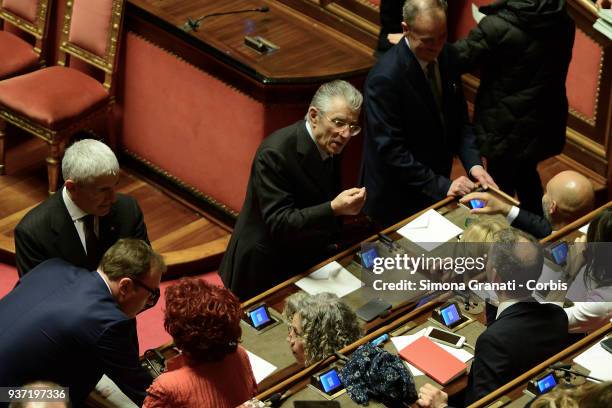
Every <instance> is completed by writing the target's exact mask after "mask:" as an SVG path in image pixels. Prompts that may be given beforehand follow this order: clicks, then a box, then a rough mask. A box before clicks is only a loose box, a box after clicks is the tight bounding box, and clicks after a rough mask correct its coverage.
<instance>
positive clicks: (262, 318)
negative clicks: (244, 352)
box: [250, 306, 270, 328]
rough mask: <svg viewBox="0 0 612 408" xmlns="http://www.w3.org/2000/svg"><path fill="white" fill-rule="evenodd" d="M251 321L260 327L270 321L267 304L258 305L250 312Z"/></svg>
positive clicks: (256, 326)
mask: <svg viewBox="0 0 612 408" xmlns="http://www.w3.org/2000/svg"><path fill="white" fill-rule="evenodd" d="M250 316H251V321H252V322H253V326H254V327H255V328H258V327H260V326H261V325H264V324H266V323H268V322H269V321H270V316H268V312H267V310H266V307H265V306H261V307H258V308H257V309H255V310H253V311H252V312H251V313H250Z"/></svg>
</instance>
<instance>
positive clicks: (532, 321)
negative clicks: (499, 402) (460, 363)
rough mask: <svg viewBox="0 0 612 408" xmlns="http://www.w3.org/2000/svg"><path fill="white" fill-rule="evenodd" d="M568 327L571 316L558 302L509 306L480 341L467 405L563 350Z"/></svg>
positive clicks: (473, 365)
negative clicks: (568, 315)
mask: <svg viewBox="0 0 612 408" xmlns="http://www.w3.org/2000/svg"><path fill="white" fill-rule="evenodd" d="M567 328H568V326H567V316H566V314H565V312H564V311H563V309H562V308H561V307H559V306H557V305H553V304H545V303H538V302H536V301H533V302H520V303H516V304H514V305H511V306H509V307H508V308H507V309H506V310H504V311H503V312H502V313H501V314H500V316H499V317H498V318H497V319H496V320H495V321H494V322H493V323H491V324H490V325H489V326H488V327H487V329H486V330H485V331H484V332H483V333H482V334H481V335H480V336H479V337H478V340H477V341H476V352H475V354H474V362H473V363H472V368H471V370H470V374H469V379H468V385H467V394H466V401H465V405H466V406H467V405H469V404H471V403H473V402H475V401H477V400H479V399H480V398H482V397H484V396H485V395H487V394H489V393H490V392H492V391H493V390H495V389H497V388H499V387H501V386H502V385H504V384H505V383H507V382H508V381H510V380H512V379H513V378H515V377H517V376H519V375H520V374H522V373H524V372H525V371H527V370H529V369H531V368H533V367H535V366H536V365H538V364H539V363H541V362H542V361H544V360H546V359H547V358H549V357H550V356H552V355H554V354H556V353H558V352H560V351H561V350H563V349H564V348H565V347H566V346H567V344H566V339H567Z"/></svg>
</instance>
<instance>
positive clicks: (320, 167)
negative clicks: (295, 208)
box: [296, 121, 336, 198]
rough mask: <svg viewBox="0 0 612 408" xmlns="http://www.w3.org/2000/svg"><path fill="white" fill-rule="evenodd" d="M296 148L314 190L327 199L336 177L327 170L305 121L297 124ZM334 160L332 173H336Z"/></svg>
mask: <svg viewBox="0 0 612 408" xmlns="http://www.w3.org/2000/svg"><path fill="white" fill-rule="evenodd" d="M296 148H297V154H298V158H299V164H300V168H301V170H302V172H303V173H304V174H305V175H306V177H307V178H308V179H309V180H310V181H311V184H312V186H313V189H314V190H315V191H317V192H319V194H322V195H324V196H325V197H326V198H327V197H328V196H329V195H330V194H331V193H332V192H333V184H334V182H333V181H334V180H333V177H334V176H333V174H330V173H329V171H328V170H326V168H325V165H324V163H323V159H321V154H320V153H319V149H317V146H316V145H315V144H314V141H313V140H312V139H311V137H310V135H309V134H308V130H306V124H305V122H304V121H300V122H298V124H297V143H296ZM332 160H333V161H334V163H333V166H332V167H333V168H334V170H332V172H335V167H336V166H335V164H336V160H335V159H334V158H332Z"/></svg>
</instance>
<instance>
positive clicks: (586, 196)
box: [459, 170, 595, 239]
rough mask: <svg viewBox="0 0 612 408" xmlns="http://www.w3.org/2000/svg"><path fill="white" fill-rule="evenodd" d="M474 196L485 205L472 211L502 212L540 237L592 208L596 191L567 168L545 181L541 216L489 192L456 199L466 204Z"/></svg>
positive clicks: (586, 181) (509, 219)
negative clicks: (542, 215)
mask: <svg viewBox="0 0 612 408" xmlns="http://www.w3.org/2000/svg"><path fill="white" fill-rule="evenodd" d="M474 199H476V200H483V201H484V202H485V203H486V205H485V206H484V207H483V208H476V209H473V210H471V212H472V214H503V215H505V216H506V218H507V219H508V222H509V223H510V224H511V225H512V226H513V227H515V228H518V229H521V230H523V231H526V232H528V233H530V234H531V235H533V236H535V237H536V238H538V239H542V238H544V237H546V236H548V235H550V234H551V233H552V232H553V231H556V230H559V229H561V228H563V227H565V226H566V225H567V224H569V223H571V222H572V221H574V220H576V219H578V218H580V217H582V216H583V215H585V214H586V213H588V212H589V211H591V210H592V209H593V205H594V202H595V192H594V191H593V185H592V184H591V182H590V181H589V179H587V178H586V177H585V176H583V175H582V174H580V173H578V172H575V171H571V170H566V171H562V172H561V173H559V174H557V175H555V176H554V177H553V178H551V179H550V181H549V182H548V184H546V190H545V192H544V196H542V210H543V212H544V217H541V216H539V215H536V214H533V213H530V212H529V211H527V210H525V209H521V208H518V207H515V206H512V205H510V204H508V203H506V202H504V201H501V200H500V199H498V198H497V197H495V196H493V195H492V194H489V193H471V194H468V195H466V196H464V197H463V198H461V200H459V201H460V202H462V203H465V202H468V201H469V200H474Z"/></svg>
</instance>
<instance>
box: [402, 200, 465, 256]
mask: <svg viewBox="0 0 612 408" xmlns="http://www.w3.org/2000/svg"><path fill="white" fill-rule="evenodd" d="M397 232H398V233H399V234H400V235H403V236H404V237H406V238H408V239H409V240H411V241H412V242H414V243H415V244H417V245H418V246H420V247H421V248H423V249H424V250H426V251H432V250H434V249H436V248H437V247H439V246H440V245H442V244H443V243H445V242H446V241H448V240H449V239H451V238H455V237H457V236H458V235H459V234H461V233H462V232H463V230H462V229H461V228H459V227H458V226H456V225H455V224H453V223H452V222H450V221H449V220H447V219H446V218H444V216H442V215H440V213H438V212H437V211H436V210H429V211H427V212H425V213H424V214H422V215H421V216H419V217H417V218H416V219H414V220H412V221H411V222H409V223H408V224H406V225H404V226H403V227H402V228H400V229H399V230H397Z"/></svg>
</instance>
